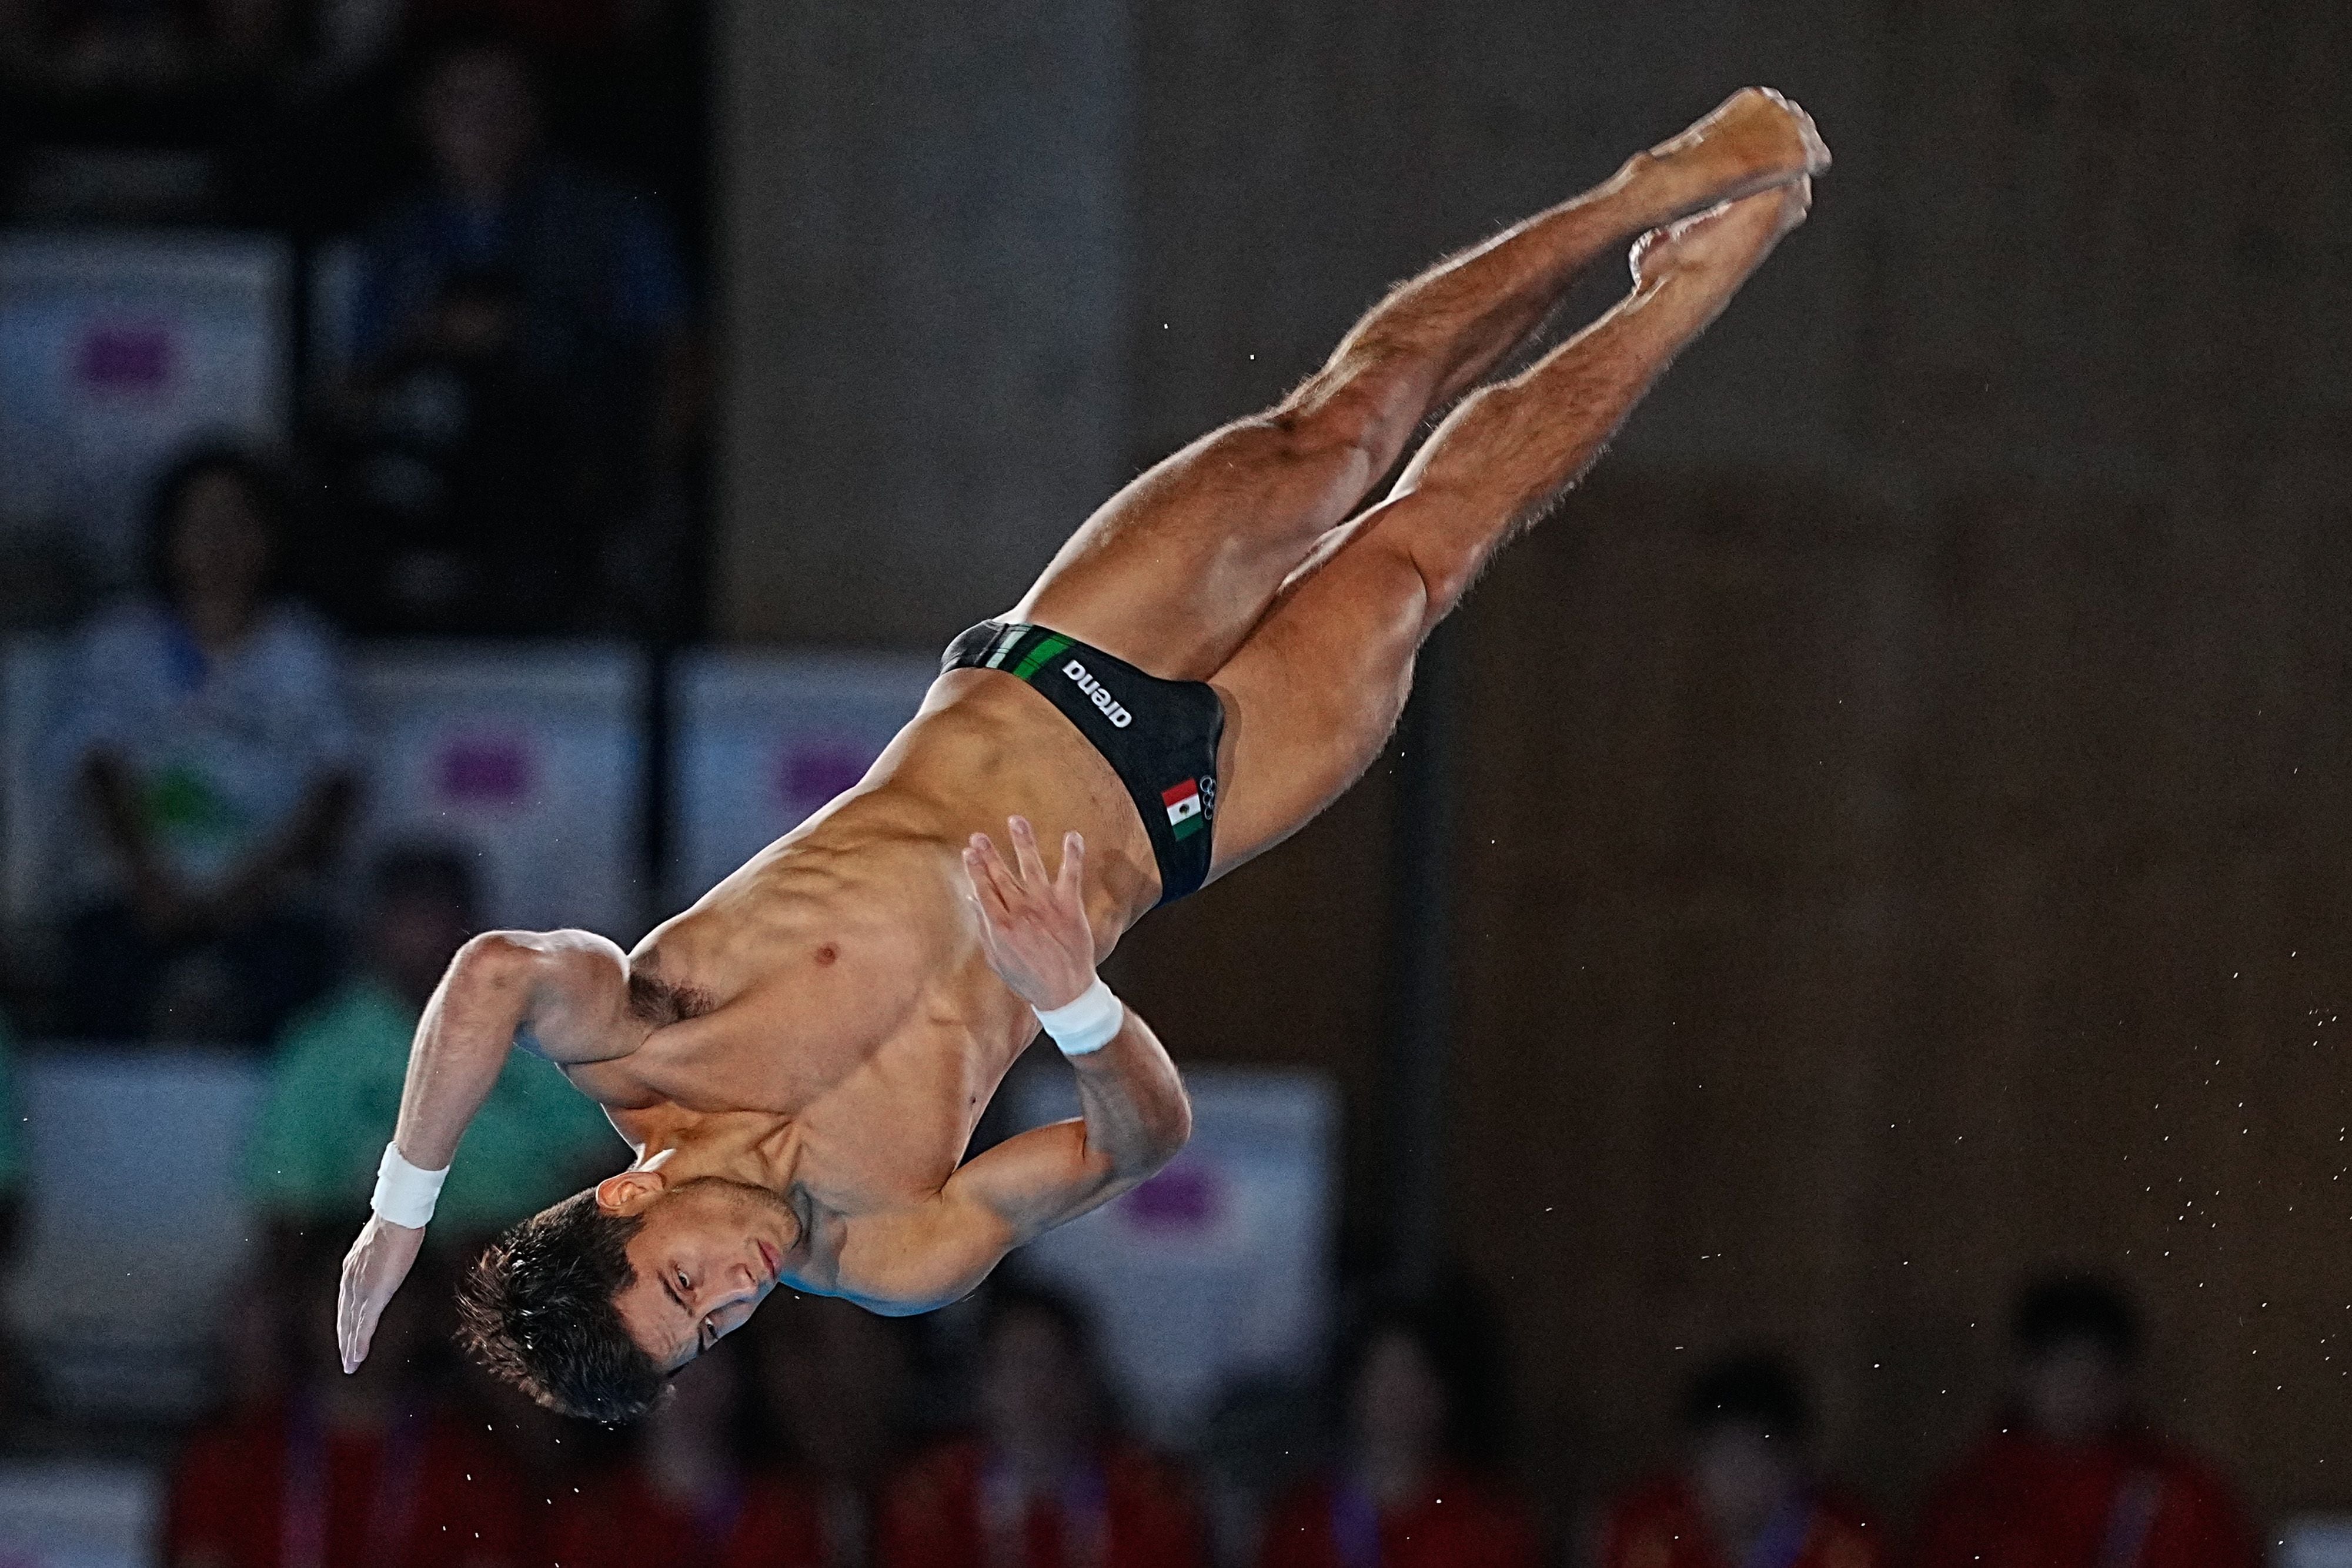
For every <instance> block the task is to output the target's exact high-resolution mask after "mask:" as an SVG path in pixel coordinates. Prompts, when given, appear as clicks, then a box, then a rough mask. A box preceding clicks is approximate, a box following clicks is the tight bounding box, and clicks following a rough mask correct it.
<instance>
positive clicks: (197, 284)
mask: <svg viewBox="0 0 2352 1568" xmlns="http://www.w3.org/2000/svg"><path fill="white" fill-rule="evenodd" d="M292 267H293V262H292V253H291V251H290V248H289V246H287V244H286V243H285V242H284V241H282V240H278V239H274V238H268V237H265V236H259V235H202V234H169V235H164V234H141V235H63V234H58V235H15V236H11V237H8V238H6V239H0V526H5V527H9V528H36V529H58V530H61V531H63V532H64V533H66V534H67V535H68V536H69V537H70V538H72V539H74V541H75V542H76V543H77V544H78V545H79V547H80V549H81V550H82V552H83V553H84V554H85V556H86V558H87V559H88V560H89V563H90V564H91V565H92V566H93V567H94V568H96V570H97V571H98V573H99V575H100V579H101V580H106V581H112V582H121V581H126V580H129V579H130V578H131V576H132V575H133V573H134V569H135V566H136V563H137V559H138V536H139V512H140V507H141V503H142V499H143V497H144V494H145V491H146V488H147V486H148V484H149V483H150V481H151V480H152V479H153V477H154V476H155V475H156V473H157V471H158V470H159V469H161V468H162V467H163V465H164V464H165V463H166V462H168V461H169V460H170V458H171V457H172V455H173V454H174V453H175V452H177V451H178V450H180V449H181V448H182V447H184V446H185V445H187V444H190V443H192V442H196V441H200V440H210V439H216V438H220V437H224V436H226V437H235V438H238V439H242V440H247V441H256V440H257V441H263V442H268V441H273V440H275V439H277V438H278V437H280V436H282V435H283V434H284V432H285V429H286V413H287V383H288V378H289V362H288V356H289V320H290V317H289V303H288V302H289V298H290V289H289V281H290V279H291V277H292Z"/></svg>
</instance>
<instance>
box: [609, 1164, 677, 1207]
mask: <svg viewBox="0 0 2352 1568" xmlns="http://www.w3.org/2000/svg"><path fill="white" fill-rule="evenodd" d="M668 1186H669V1177H667V1176H664V1175H663V1174H662V1173H661V1172H660V1171H658V1170H626V1171H623V1172H622V1173H621V1174H620V1175H618V1176H606V1177H605V1178H604V1180H603V1181H600V1182H598V1183H597V1184H596V1207H598V1208H601V1209H603V1210H604V1212H605V1213H606V1214H622V1215H628V1214H643V1213H644V1212H645V1211H646V1205H647V1204H649V1203H651V1202H653V1200H654V1199H656V1198H657V1197H660V1196H661V1195H662V1193H663V1191H664V1190H665V1189H666V1188H667V1187H668Z"/></svg>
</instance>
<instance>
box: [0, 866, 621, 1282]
mask: <svg viewBox="0 0 2352 1568" xmlns="http://www.w3.org/2000/svg"><path fill="white" fill-rule="evenodd" d="M372 880H373V886H372V889H371V892H372V900H371V904H372V907H371V909H370V911H369V914H368V917H367V923H366V928H365V933H364V941H365V957H366V963H365V965H364V967H363V969H362V973H360V974H359V975H358V976H357V977H354V978H352V980H350V981H348V982H347V983H345V984H344V985H343V986H342V987H341V988H339V989H337V990H335V991H333V992H331V993H330V994H329V995H328V996H327V997H326V998H323V999H321V1000H320V1002H319V1003H318V1004H317V1005H316V1006H315V1007H313V1008H311V1009H310V1010H309V1011H308V1012H306V1013H303V1014H301V1015H299V1017H297V1018H296V1019H294V1021H293V1022H292V1023H290V1024H289V1026H288V1027H287V1030H286V1031H285V1032H284V1033H283V1034H282V1035H280V1036H279V1037H278V1046H277V1051H276V1054H275V1057H274V1059H273V1061H272V1062H271V1066H270V1073H269V1086H268V1095H267V1097H266V1099H265V1101H264V1103H263V1106H262V1111H261V1115H260V1119H259V1121H258V1123H257V1124H256V1126H255V1128H254V1132H253V1136H252V1141H251V1143H250V1144H249V1145H247V1151H246V1161H245V1189H246V1193H247V1197H248V1198H249V1199H250V1200H251V1201H252V1202H253V1204H254V1205H255V1207H257V1208H258V1209H260V1210H261V1211H262V1212H263V1214H264V1215H265V1216H267V1217H268V1219H269V1221H270V1222H271V1227H272V1229H273V1231H276V1232H278V1233H279V1236H280V1239H290V1236H289V1233H293V1232H299V1231H303V1230H307V1229H308V1228H310V1227H311V1226H313V1225H316V1224H319V1223H320V1222H323V1221H328V1220H333V1221H337V1222H340V1221H341V1220H343V1219H344V1218H347V1217H349V1216H350V1215H352V1214H356V1213H364V1212H365V1210H366V1208H367V1206H368V1194H369V1192H370V1190H371V1189H372V1188H373V1185H374V1182H375V1158H376V1155H375V1152H376V1151H377V1150H379V1149H381V1148H382V1147H383V1144H384V1140H385V1139H387V1138H389V1137H391V1136H392V1126H393V1122H394V1118H395V1117H396V1116H397V1115H398V1114H399V1112H400V1092H401V1084H402V1082H403V1081H404V1078H405V1077H406V1075H407V1071H408V1048H409V1043H410V1041H411V1040H412V1039H413V1038H414V1036H415V1032H416V1022H417V1019H418V1017H419V1016H420V1015H421V1014H422V1012H423V1011H424V1008H425V1001H426V999H427V998H430V997H431V996H432V994H433V988H434V987H435V986H436V984H438V983H439V981H440V978H441V974H442V971H443V970H445V969H446V968H447V967H448V965H449V959H450V957H451V956H452V955H454V954H455V953H456V952H457V949H458V947H459V946H462V945H463V944H464V943H465V940H466V938H467V936H470V935H471V934H472V932H473V930H474V927H475V925H476V920H475V911H476V904H477V898H476V892H475V885H474V877H473V873H472V870H471V868H470V867H469V866H468V865H467V862H466V860H465V859H464V858H462V857H461V856H460V855H459V854H458V853H457V852H454V851H450V850H445V849H440V848H433V847H422V846H420V847H413V848H406V849H400V850H394V851H393V852H389V853H387V854H386V855H385V856H383V859H382V860H380V861H379V862H377V864H376V866H375V868H374V873H373V879H372ZM0 1147H5V1145H0ZM459 1147H460V1148H461V1149H462V1150H463V1151H464V1155H465V1157H464V1158H463V1159H461V1160H459V1161H458V1162H457V1166H456V1168H455V1169H454V1170H453V1171H452V1172H451V1174H450V1177H449V1183H448V1185H447V1186H446V1187H444V1188H443V1189H442V1193H441V1204H440V1208H439V1214H440V1215H441V1216H443V1217H446V1218H448V1219H449V1220H451V1221H454V1225H453V1227H452V1228H453V1229H454V1230H455V1231H457V1232H458V1233H460V1234H463V1235H466V1236H468V1237H474V1238H478V1237H480V1236H483V1235H486V1234H488V1233H491V1232H494V1231H497V1230H499V1229H502V1228H505V1227H506V1226H508V1225H510V1224H512V1223H513V1222H515V1221H516V1220H518V1219H521V1218H525V1217H527V1216H529V1215H531V1214H535V1213H537V1212H538V1211H539V1210H541V1208H544V1207H547V1206H548V1205H549V1204H551V1203H552V1202H554V1201H556V1200H557V1199H559V1198H561V1197H564V1196H566V1195H567V1194H569V1193H571V1192H572V1191H574V1190H576V1189H577V1188H578V1187H580V1186H582V1185H583V1183H585V1182H590V1181H594V1180H597V1179H599V1178H601V1177H604V1176H610V1175H612V1174H613V1173H614V1171H616V1170H618V1169H620V1168H621V1167H623V1166H625V1165H627V1164H628V1161H629V1151H628V1147H627V1145H625V1144H623V1143H622V1142H621V1140H620V1138H619V1136H618V1135H617V1134H614V1131H613V1127H612V1124H610V1123H608V1122H607V1121H605V1119H604V1113H603V1112H602V1111H600V1110H599V1109H598V1108H597V1106H596V1103H595V1102H593V1101H592V1100H589V1099H587V1098H585V1097H584V1096H583V1095H581V1094H580V1093H579V1092H576V1091H574V1090H573V1089H572V1086H571V1085H570V1084H568V1083H566V1082H564V1080H563V1075H562V1073H561V1072H559V1071H556V1069H555V1068H554V1067H553V1066H552V1065H551V1064H550V1063H548V1062H545V1061H541V1060H539V1059H538V1058H536V1057H533V1056H529V1055H526V1054H524V1053H523V1052H521V1051H515V1052H512V1053H510V1054H509V1057H508V1059H507V1063H506V1067H505V1069H504V1071H501V1072H500V1073H499V1080H498V1084H497V1087H495V1088H494V1089H492V1090H491V1091H490V1097H489V1101H488V1103H486V1104H485V1105H484V1106H483V1107H482V1112H481V1114H480V1115H478V1117H476V1118H475V1119H474V1122H473V1124H472V1126H471V1127H470V1128H469V1129H468V1130H467V1134H466V1136H465V1140H464V1142H463V1143H462V1144H461V1145H459Z"/></svg>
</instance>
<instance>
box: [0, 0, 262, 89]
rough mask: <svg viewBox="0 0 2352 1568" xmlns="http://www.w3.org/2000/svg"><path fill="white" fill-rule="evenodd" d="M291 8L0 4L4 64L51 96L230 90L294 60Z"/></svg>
mask: <svg viewBox="0 0 2352 1568" xmlns="http://www.w3.org/2000/svg"><path fill="white" fill-rule="evenodd" d="M297 13H298V8H297V7H296V5H294V4H292V0H0V38H4V39H5V44H0V63H5V66H6V67H7V68H8V72H9V74H10V75H11V76H13V77H15V78H16V79H17V85H18V86H19V88H20V89H46V90H47V92H49V93H50V94H53V95H60V96H63V95H73V94H80V93H89V94H148V95H168V94H184V93H190V92H196V91H202V90H205V89H211V90H214V91H216V92H223V91H226V90H227V89H234V88H235V87H236V86H239V85H241V84H243V83H246V82H247V81H250V80H251V79H253V78H256V77H258V76H260V75H262V74H264V73H265V72H266V71H268V69H269V68H271V67H273V66H274V65H277V64H278V63H279V62H280V60H281V59H282V58H283V57H285V56H286V55H287V54H288V53H289V52H290V50H291V48H292V46H293V43H294V39H295V37H296V31H297V29H296V26H295V23H296V20H297Z"/></svg>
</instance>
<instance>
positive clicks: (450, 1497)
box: [163, 1239, 539, 1568]
mask: <svg viewBox="0 0 2352 1568" xmlns="http://www.w3.org/2000/svg"><path fill="white" fill-rule="evenodd" d="M324 1240H326V1239H322V1242H323V1241H324ZM340 1253H341V1247H340V1245H339V1244H338V1245H335V1246H333V1247H330V1246H327V1245H320V1246H316V1247H313V1248H311V1249H310V1252H309V1256H308V1257H307V1258H306V1260H304V1266H303V1268H302V1270H301V1281H302V1283H301V1289H300V1290H299V1293H298V1294H297V1295H296V1296H295V1297H294V1298H293V1299H292V1301H291V1302H290V1303H289V1304H290V1305H291V1306H292V1308H293V1309H294V1310H292V1311H291V1312H285V1311H280V1312H277V1313H276V1316H275V1321H276V1322H277V1324H278V1326H279V1328H280V1332H281V1333H283V1334H284V1335H285V1336H286V1337H287V1339H288V1341H289V1343H288V1354H289V1359H290V1360H291V1361H292V1363H293V1364H294V1365H295V1367H296V1369H297V1370H296V1372H295V1375H294V1377H293V1380H292V1384H291V1388H290V1392H289V1393H288V1394H286V1395H285V1396H282V1397H280V1398H278V1399H274V1400H270V1401H268V1403H266V1404H264V1405H262V1406H259V1407H257V1408H254V1409H248V1410H245V1411H241V1412H233V1413H231V1414H230V1415H229V1416H226V1417H225V1418H223V1419H222V1420H220V1421H218V1422H215V1423H214V1424H213V1425H211V1426H209V1427H204V1428H201V1429H199V1430H198V1431H197V1432H196V1434H195V1435H194V1437H192V1438H190V1440H189V1442H188V1446H187V1448H186V1450H185V1451H184V1453H183V1454H182V1455H181V1458H180V1462H179V1465H178V1468H177V1469H176V1470H175V1471H174V1473H173V1478H172V1489H171V1496H170V1500H169V1502H168V1504H167V1506H166V1511H165V1519H164V1528H163V1561H164V1563H167V1564H168V1565H169V1568H301V1565H305V1564H324V1563H382V1564H384V1568H461V1565H462V1568H503V1565H507V1564H518V1563H522V1562H524V1561H525V1556H524V1549H525V1537H524V1527H525V1520H526V1514H525V1511H524V1508H523V1502H524V1494H523V1490H522V1488H521V1485H520V1481H519V1479H518V1478H517V1477H516V1475H515V1473H514V1472H513V1470H512V1469H509V1466H508V1463H507V1461H506V1459H505V1458H504V1457H503V1456H502V1455H501V1454H500V1453H499V1451H498V1449H497V1448H494V1447H492V1446H491V1444H490V1443H489V1442H488V1439H487V1438H486V1437H484V1436H482V1435H480V1434H479V1433H478V1431H477V1429H476V1427H475V1426H474V1424H473V1423H471V1422H468V1421H461V1420H460V1419H459V1418H458V1417H457V1415H456V1413H455V1411H454V1410H453V1408H452V1407H451V1406H449V1405H448V1403H447V1402H446V1400H445V1399H443V1398H442V1397H441V1396H439V1395H438V1394H437V1393H436V1392H435V1390H434V1387H433V1380H432V1378H431V1376H430V1375H429V1364H428V1363H427V1361H426V1358H425V1357H424V1356H423V1355H421V1354H420V1351H421V1349H422V1348H423V1341H424V1339H425V1336H424V1335H423V1333H421V1331H422V1329H423V1322H422V1320H421V1318H420V1316H419V1314H420V1313H421V1312H424V1311H425V1306H426V1299H427V1297H428V1296H429V1295H431V1294H433V1293H434V1292H432V1291H431V1290H430V1281H412V1288H411V1289H410V1290H409V1291H407V1292H405V1293H404V1295H403V1296H402V1297H401V1299H400V1300H398V1301H394V1303H393V1304H392V1306H391V1307H390V1308H389V1309H388V1310H387V1311H386V1312H385V1313H384V1315H383V1322H382V1323H381V1325H380V1326H379V1327H378V1328H377V1330H376V1338H375V1345H374V1348H373V1351H372V1353H371V1354H369V1356H368V1359H367V1361H366V1362H365V1363H364V1364H362V1366H361V1368H360V1370H359V1371H358V1372H357V1373H356V1374H354V1375H351V1376H348V1377H347V1376H345V1375H343V1374H342V1373H341V1370H340V1369H339V1366H338V1364H337V1357H336V1351H335V1327H334V1325H335V1289H336V1285H337V1282H338V1280H339V1278H340V1274H341V1269H340V1262H341V1258H340ZM417 1284H425V1285H426V1286H427V1289H425V1290H418V1289H416V1288H415V1286H416V1285H417ZM266 1299H270V1300H275V1299H276V1298H274V1297H272V1298H266ZM247 1311H248V1312H250V1311H251V1309H250V1307H249V1305H248V1308H247ZM533 1501H537V1500H535V1499H534V1500H533ZM529 1517H530V1519H531V1521H533V1522H537V1520H538V1517H539V1516H536V1515H533V1516H529Z"/></svg>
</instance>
